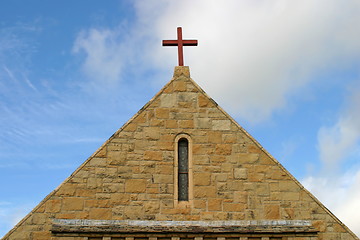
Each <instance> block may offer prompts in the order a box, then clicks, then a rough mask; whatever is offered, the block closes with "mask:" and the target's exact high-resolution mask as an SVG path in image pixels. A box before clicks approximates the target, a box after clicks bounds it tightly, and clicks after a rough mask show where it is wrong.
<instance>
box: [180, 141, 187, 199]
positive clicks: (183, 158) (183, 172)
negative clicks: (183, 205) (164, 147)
mask: <svg viewBox="0 0 360 240" xmlns="http://www.w3.org/2000/svg"><path fill="white" fill-rule="evenodd" d="M178 200H179V201H189V141H188V140H187V139H186V138H181V139H180V140H179V141H178Z"/></svg>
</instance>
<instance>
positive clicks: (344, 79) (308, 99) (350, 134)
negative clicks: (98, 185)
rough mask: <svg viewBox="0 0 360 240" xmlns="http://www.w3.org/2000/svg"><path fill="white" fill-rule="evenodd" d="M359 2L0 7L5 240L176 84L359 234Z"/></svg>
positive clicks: (138, 1) (8, 3)
mask: <svg viewBox="0 0 360 240" xmlns="http://www.w3.org/2000/svg"><path fill="white" fill-rule="evenodd" d="M359 22H360V1H358V0H346V1H338V0H318V1H313V0H294V1H287V0H273V1H267V0H240V1H239V0H226V1H221V3H220V2H219V1H216V0H197V1H192V0H183V1H171V0H153V1H148V0H133V1H130V0H123V1H121V0H118V1H115V0H108V1H95V0H86V1H85V0H79V1H70V0H63V1H40V0H33V1H25V0H3V1H1V3H0V236H2V235H4V234H5V233H6V232H8V231H9V230H10V229H11V228H12V227H13V226H14V225H15V224H16V223H17V222H18V221H19V220H21V219H22V218H23V217H24V216H25V215H26V214H27V213H28V212H30V211H31V209H32V208H33V207H35V206H36V205H37V204H38V203H39V202H40V201H41V200H42V199H43V198H44V197H45V196H46V195H47V194H49V193H50V192H51V191H52V190H54V189H55V188H56V187H57V186H58V185H59V184H60V183H61V182H62V181H63V180H65V179H66V178H67V177H68V176H69V175H70V174H71V173H72V172H73V171H74V170H75V169H76V168H77V167H78V166H79V165H80V164H81V163H83V162H84V161H85V160H86V159H87V158H88V157H89V156H90V155H91V154H92V153H93V152H95V151H96V149H97V148H98V147H100V146H101V145H102V143H103V142H104V141H106V140H107V139H108V138H109V137H110V136H111V135H112V134H113V133H114V132H115V131H116V130H117V129H119V128H120V127H121V126H122V125H123V124H124V123H125V122H126V121H127V120H128V119H130V118H131V117H132V116H133V115H134V114H135V113H136V112H137V111H138V110H139V109H140V108H141V107H142V106H143V105H144V104H146V103H147V102H148V101H149V100H150V99H151V98H152V97H153V96H154V95H155V94H156V93H157V92H158V91H159V90H160V89H161V88H162V87H163V85H165V84H166V83H167V82H168V81H169V80H170V79H171V77H172V74H173V70H174V66H176V65H177V51H176V48H171V47H162V46H161V40H163V39H176V27H179V26H181V27H182V28H183V37H184V39H197V40H198V41H199V45H198V46H197V47H186V48H185V49H184V55H185V65H187V66H190V72H191V77H192V78H193V79H194V80H195V81H196V82H197V83H198V84H199V85H200V86H201V87H202V88H203V89H204V90H205V91H206V92H207V93H208V94H209V95H210V96H211V97H212V98H213V99H214V100H215V101H216V102H217V103H218V104H219V105H220V106H221V107H222V108H223V109H224V110H225V111H226V112H228V113H229V114H230V115H231V116H232V117H233V118H234V119H235V120H236V121H237V122H238V123H239V124H240V125H241V126H242V127H244V128H245V129H246V130H247V131H248V132H249V133H250V134H251V135H252V136H253V137H254V138H255V139H257V140H258V142H260V144H261V145H262V146H263V147H264V148H265V149H266V150H267V151H268V152H270V154H272V155H273V156H274V157H275V158H276V159H277V160H279V161H280V163H281V164H283V165H284V166H285V167H286V168H287V169H288V170H289V172H290V173H291V174H293V175H294V176H295V177H296V178H297V179H298V180H299V181H300V182H301V183H302V184H303V185H304V186H305V187H306V188H307V189H308V190H309V191H311V192H312V193H313V194H314V195H315V196H316V197H317V198H318V199H319V200H320V201H321V202H323V203H324V204H325V206H326V207H327V208H329V209H330V211H332V212H333V213H334V214H335V215H336V216H337V217H338V218H339V219H340V220H341V221H343V222H344V223H345V224H346V225H347V226H348V227H349V228H350V229H351V230H352V231H353V232H355V233H356V234H357V235H360V224H358V222H360V200H359V199H360V187H359V186H360V107H358V106H359V105H360V28H359Z"/></svg>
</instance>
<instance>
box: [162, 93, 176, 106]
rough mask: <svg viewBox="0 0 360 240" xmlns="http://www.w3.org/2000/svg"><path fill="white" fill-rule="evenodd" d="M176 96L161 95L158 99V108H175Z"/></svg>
mask: <svg viewBox="0 0 360 240" xmlns="http://www.w3.org/2000/svg"><path fill="white" fill-rule="evenodd" d="M176 98H177V96H176V94H165V93H164V94H162V95H161V97H160V100H161V102H160V106H161V107H167V108H169V107H170V108H171V107H176V103H177V102H176Z"/></svg>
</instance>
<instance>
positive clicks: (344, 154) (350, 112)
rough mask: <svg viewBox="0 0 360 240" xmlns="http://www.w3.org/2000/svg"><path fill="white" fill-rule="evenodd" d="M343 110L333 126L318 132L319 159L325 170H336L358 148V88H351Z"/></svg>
mask: <svg viewBox="0 0 360 240" xmlns="http://www.w3.org/2000/svg"><path fill="white" fill-rule="evenodd" d="M351 91H352V93H350V94H349V95H350V97H349V99H348V103H347V105H346V107H345V109H343V110H342V112H341V113H340V116H339V119H338V120H337V122H336V123H335V124H334V125H333V126H323V127H321V128H320V130H319V132H318V148H319V152H320V159H321V160H322V162H323V163H324V164H325V167H326V169H328V170H331V169H334V168H336V167H337V166H338V165H339V163H341V162H343V161H345V160H346V159H347V158H348V157H349V156H351V155H354V154H356V152H357V150H358V149H359V148H360V145H359V140H360V108H359V106H360V87H359V86H353V88H352V90H351Z"/></svg>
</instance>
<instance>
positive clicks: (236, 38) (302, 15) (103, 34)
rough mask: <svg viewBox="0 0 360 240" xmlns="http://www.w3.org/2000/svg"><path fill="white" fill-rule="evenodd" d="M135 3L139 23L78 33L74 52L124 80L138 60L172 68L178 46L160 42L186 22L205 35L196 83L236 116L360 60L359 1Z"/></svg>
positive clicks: (88, 68) (96, 70) (193, 55)
mask: <svg viewBox="0 0 360 240" xmlns="http://www.w3.org/2000/svg"><path fill="white" fill-rule="evenodd" d="M134 6H135V12H136V17H137V18H136V22H135V23H134V24H133V25H132V26H129V25H126V24H123V23H122V24H120V25H119V26H121V27H118V28H115V29H101V28H99V29H96V28H92V29H90V30H87V31H83V32H82V33H81V34H79V36H78V38H77V40H76V43H75V45H74V51H75V52H80V51H84V52H85V53H86V58H85V62H84V65H83V67H84V70H85V72H86V73H87V74H88V75H89V76H92V77H93V78H97V79H101V80H102V82H104V81H119V80H120V79H121V74H122V72H123V71H124V69H126V68H129V67H134V66H135V65H136V68H135V69H133V70H134V72H135V71H136V72H141V71H143V70H144V69H145V68H146V66H147V67H149V65H152V66H151V67H152V68H153V69H155V68H157V69H158V70H159V69H160V70H164V69H169V68H171V66H174V65H176V64H177V63H176V60H177V58H176V56H175V55H176V49H173V50H170V49H164V48H161V46H160V43H161V42H160V40H161V39H175V38H176V27H177V26H182V27H183V36H184V38H188V39H189V38H191V39H192V38H196V39H198V40H199V46H198V47H196V48H194V47H187V48H186V49H185V50H184V51H185V65H190V66H191V71H192V76H193V77H194V79H195V81H197V82H198V83H199V84H200V85H201V86H203V88H204V89H205V90H206V91H207V92H208V93H209V94H210V95H211V96H213V97H214V99H215V100H218V101H219V103H220V104H221V105H222V106H223V107H224V108H225V109H226V110H228V111H229V112H230V113H231V114H232V115H233V116H239V117H242V118H244V119H247V120H249V121H251V122H258V121H264V120H266V119H268V118H269V117H270V116H271V115H272V114H273V113H274V111H276V110H278V109H282V108H284V107H285V106H287V101H288V98H289V96H293V95H294V94H297V95H301V94H303V92H301V91H303V90H304V87H305V88H306V86H307V85H308V84H309V83H310V82H311V81H317V79H318V78H317V77H318V76H319V74H321V73H323V72H331V71H333V70H334V69H342V68H344V67H348V66H349V65H350V64H349V63H351V62H352V61H358V60H359V59H360V29H359V28H356V27H354V26H355V25H354V24H355V23H357V22H360V15H359V14H358V12H359V10H360V3H359V2H358V1H356V0H351V1H347V2H346V3H344V2H339V1H336V0H330V1H329V0H326V1H325V0H321V1H311V0H304V1H286V0H276V1H271V2H269V1H265V0H259V1H250V0H248V1H237V0H228V1H226V2H221V3H219V1H209V0H199V1H196V2H194V1H191V0H184V1H166V0H159V1H155V2H154V1H152V2H151V3H149V1H144V0H138V1H136V2H135V3H134ZM124 26H127V27H128V29H126V28H125V27H124ZM129 29H131V30H129ZM125 32H126V33H127V34H126V36H125V37H124V36H123V34H124V33H125ZM144 61H147V64H142V63H143V62H144ZM135 62H136V63H135ZM355 69H356V68H355ZM153 81H158V79H153Z"/></svg>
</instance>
